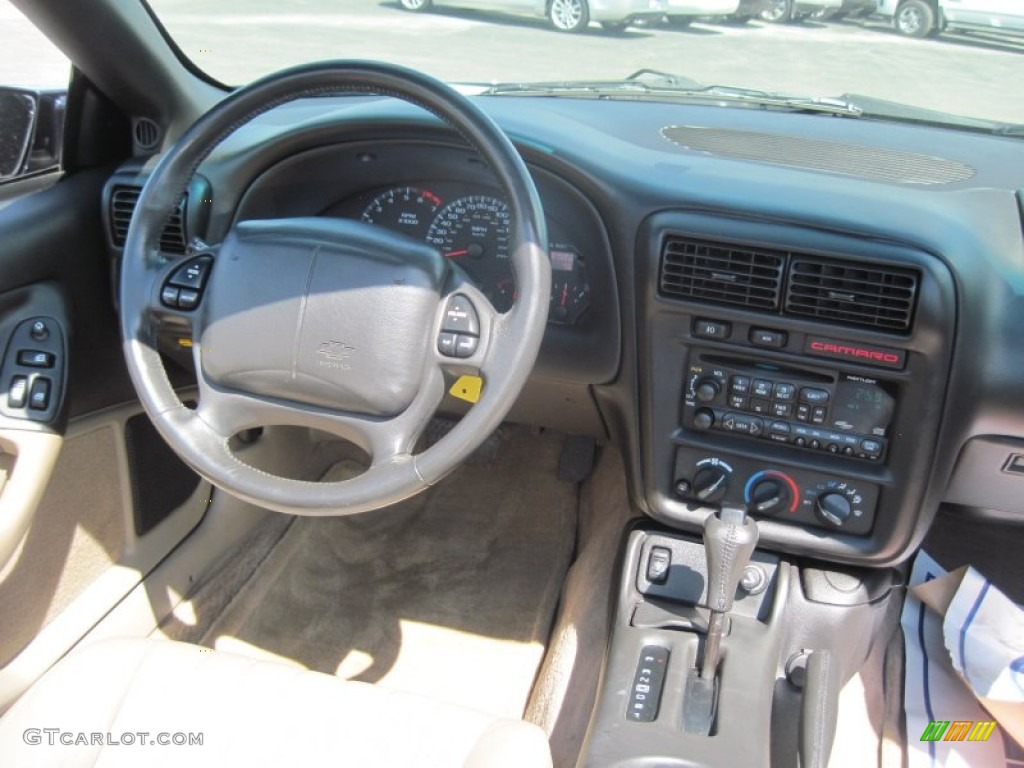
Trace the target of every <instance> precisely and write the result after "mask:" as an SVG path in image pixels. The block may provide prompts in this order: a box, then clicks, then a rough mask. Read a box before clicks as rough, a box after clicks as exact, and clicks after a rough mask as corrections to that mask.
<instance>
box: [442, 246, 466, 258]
mask: <svg viewBox="0 0 1024 768" xmlns="http://www.w3.org/2000/svg"><path fill="white" fill-rule="evenodd" d="M467 253H469V249H468V248H466V249H464V250H461V251H451V252H449V253H446V254H445V255H444V257H445V258H446V259H454V258H455V257H456V256H465V255H466V254H467Z"/></svg>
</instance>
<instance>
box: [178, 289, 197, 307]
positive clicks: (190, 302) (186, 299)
mask: <svg viewBox="0 0 1024 768" xmlns="http://www.w3.org/2000/svg"><path fill="white" fill-rule="evenodd" d="M197 306H199V291H196V290H193V289H191V288H182V289H181V290H180V291H178V308H179V309H195V308H196V307H197Z"/></svg>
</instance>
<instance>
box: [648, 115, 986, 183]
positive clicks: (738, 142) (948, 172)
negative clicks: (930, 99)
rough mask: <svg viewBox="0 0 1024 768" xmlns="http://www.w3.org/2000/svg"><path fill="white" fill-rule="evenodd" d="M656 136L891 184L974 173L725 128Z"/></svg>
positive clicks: (703, 149) (892, 154)
mask: <svg viewBox="0 0 1024 768" xmlns="http://www.w3.org/2000/svg"><path fill="white" fill-rule="evenodd" d="M661 135H662V136H663V137H664V138H665V139H666V140H668V141H670V142H672V143H673V144H675V145H676V146H678V147H680V148H681V149H684V150H687V151H690V152H699V153H704V154H710V155H717V156H719V157H728V158H731V159H733V160H748V161H753V162H760V163H771V164H773V165H785V166H789V167H791V168H803V169H806V170H810V171H823V172H826V173H838V174H842V175H844V176H853V177H856V178H861V179H869V180H871V181H884V182H889V183H892V184H952V183H953V182H957V181H966V180H967V179H970V178H971V177H972V176H974V174H975V170H974V169H973V168H971V167H970V166H969V165H965V164H964V163H961V162H958V161H956V160H949V159H947V158H944V157H933V156H931V155H922V154H918V153H916V152H906V151H903V150H895V149H884V148H879V147H865V146H862V145H859V144H845V143H842V142H838V141H824V140H821V139H807V138H802V137H799V136H782V135H778V134H771V133H758V132H755V131H734V130H730V129H727V128H703V127H700V126H695V125H670V126H667V127H665V128H662V130H661Z"/></svg>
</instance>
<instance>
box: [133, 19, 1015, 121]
mask: <svg viewBox="0 0 1024 768" xmlns="http://www.w3.org/2000/svg"><path fill="white" fill-rule="evenodd" d="M150 1H151V6H152V8H153V10H154V11H155V12H156V14H157V16H158V17H159V19H160V21H161V22H162V23H163V25H164V26H165V27H166V29H167V30H168V32H169V34H170V35H171V37H172V38H173V39H174V41H175V42H176V43H177V45H178V46H179V48H180V49H181V51H182V52H183V53H184V55H185V56H187V57H188V58H189V59H191V61H192V62H193V63H194V64H195V66H196V67H198V68H200V69H201V70H203V71H204V72H206V73H207V74H208V75H209V76H210V77H211V78H213V79H215V80H218V81H220V82H223V83H228V84H232V85H238V84H243V83H247V82H249V81H251V80H253V79H255V78H257V77H259V76H262V75H265V74H268V73H270V72H273V71H275V70H277V69H280V68H282V67H286V66H290V65H293V64H299V63H302V62H308V61H314V60H318V59H330V58H367V59H379V60H386V61H391V62H395V63H399V64H405V65H407V66H411V67H415V68H417V69H420V70H423V71H425V72H428V73H430V74H432V75H435V76H437V77H439V78H441V79H443V80H446V81H448V82H450V83H469V84H481V83H482V84H495V83H516V84H523V83H536V82H552V81H560V82H576V81H605V82H606V83H610V82H615V81H621V80H623V79H625V78H627V77H628V76H629V75H630V74H632V73H634V72H636V71H637V70H641V69H654V70H658V71H660V72H662V73H670V74H673V75H676V76H679V78H680V79H666V78H662V79H661V81H660V82H659V83H658V84H659V86H665V87H666V90H667V89H669V88H670V87H673V88H676V89H677V90H678V89H680V88H691V89H692V88H693V87H695V86H707V85H715V86H733V87H737V88H742V89H754V90H756V91H762V92H766V93H769V94H772V95H780V94H781V95H786V96H798V97H801V98H810V99H819V98H822V97H831V98H836V97H840V96H845V97H846V99H847V101H849V102H852V103H854V104H856V103H857V98H855V96H860V97H867V98H868V99H870V100H885V101H886V102H895V103H897V104H901V105H909V106H912V107H920V108H925V109H928V110H933V111H934V112H936V113H938V114H937V115H935V116H932V118H933V119H932V120H931V121H933V122H934V121H936V119H937V121H939V122H942V121H943V120H942V118H943V117H944V116H949V117H950V118H951V121H952V117H953V116H968V117H972V118H978V119H982V120H986V121H1000V122H1007V123H1024V86H1022V84H1024V0H955V2H952V1H951V0H950V2H949V5H950V7H945V4H946V2H947V0H879V2H876V0H807V2H806V3H804V2H802V0H589V1H588V0H549V2H548V4H547V5H545V4H544V2H543V0H450V2H449V1H448V0H394V1H393V2H388V1H386V0H365V1H364V2H352V1H351V0H348V1H346V0H279V1H278V2H266V1H265V0H259V1H258V2H253V1H252V0H244V1H243V0H220V2H216V3H211V2H208V1H206V0H203V1H200V0H150ZM666 95H667V94H666V93H664V92H662V93H661V94H660V95H652V98H653V97H657V98H661V97H664V96H666ZM602 96H608V97H610V98H614V94H611V95H608V94H602ZM875 108H877V104H876V107H875ZM892 116H893V117H894V118H895V117H898V116H899V115H898V114H897V112H895V111H893V112H892ZM903 116H904V117H905V116H906V115H905V114H904V115H903Z"/></svg>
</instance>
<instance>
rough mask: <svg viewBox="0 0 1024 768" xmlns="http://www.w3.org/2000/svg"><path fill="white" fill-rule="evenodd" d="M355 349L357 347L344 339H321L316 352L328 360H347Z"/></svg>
mask: <svg viewBox="0 0 1024 768" xmlns="http://www.w3.org/2000/svg"><path fill="white" fill-rule="evenodd" d="M355 351H356V348H355V347H353V346H352V345H351V344H346V343H345V342H343V341H321V342H320V347H319V349H317V351H316V353H317V354H318V355H323V356H324V358H325V359H327V360H347V359H348V358H349V355H351V354H352V353H353V352H355Z"/></svg>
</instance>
